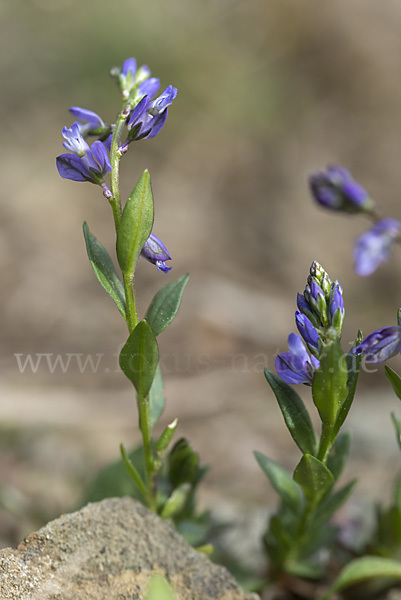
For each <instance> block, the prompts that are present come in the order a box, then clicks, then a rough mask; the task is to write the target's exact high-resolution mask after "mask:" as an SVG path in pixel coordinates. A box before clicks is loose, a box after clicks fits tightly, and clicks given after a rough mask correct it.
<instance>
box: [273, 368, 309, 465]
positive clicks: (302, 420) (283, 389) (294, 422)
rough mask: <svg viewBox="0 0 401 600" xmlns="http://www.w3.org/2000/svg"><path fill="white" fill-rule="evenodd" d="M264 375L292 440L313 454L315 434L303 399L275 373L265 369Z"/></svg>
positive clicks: (302, 449) (303, 449) (306, 451)
mask: <svg viewBox="0 0 401 600" xmlns="http://www.w3.org/2000/svg"><path fill="white" fill-rule="evenodd" d="M265 377H266V379H267V382H268V383H269V385H270V387H271V389H272V390H273V392H274V395H275V396H276V399H277V402H278V405H279V407H280V410H281V412H282V414H283V417H284V421H285V424H286V425H287V428H288V430H289V432H290V434H291V436H292V438H293V440H294V442H295V443H296V444H297V446H298V448H299V449H300V450H301V452H303V453H304V454H315V453H316V447H317V436H316V433H315V430H314V429H313V425H312V422H311V420H310V417H309V413H308V411H307V410H306V408H305V405H304V403H303V401H302V400H301V398H300V397H299V396H298V394H297V393H296V391H295V390H294V389H293V388H292V387H291V386H289V385H288V384H287V383H285V382H284V381H282V380H281V379H280V378H279V377H278V376H277V375H275V373H272V372H271V371H268V370H267V369H265Z"/></svg>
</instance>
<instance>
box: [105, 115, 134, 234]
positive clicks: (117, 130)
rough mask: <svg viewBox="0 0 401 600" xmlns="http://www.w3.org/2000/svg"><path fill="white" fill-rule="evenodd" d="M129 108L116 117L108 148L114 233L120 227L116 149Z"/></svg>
mask: <svg viewBox="0 0 401 600" xmlns="http://www.w3.org/2000/svg"><path fill="white" fill-rule="evenodd" d="M130 109H131V106H130V105H129V104H125V105H124V107H123V109H122V111H121V112H120V114H119V115H118V117H117V121H116V124H115V126H114V131H113V137H112V140H111V147H110V164H111V193H112V194H113V197H112V198H110V200H109V202H110V205H111V208H112V211H113V217H114V225H115V228H116V231H118V227H119V225H120V220H121V214H122V207H121V198H120V159H121V156H120V155H119V153H118V149H119V146H120V141H121V134H122V131H123V129H124V124H125V120H126V118H127V116H128V114H129V111H130Z"/></svg>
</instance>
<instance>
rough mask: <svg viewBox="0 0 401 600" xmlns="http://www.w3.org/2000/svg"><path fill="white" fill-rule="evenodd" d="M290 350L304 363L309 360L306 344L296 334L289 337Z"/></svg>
mask: <svg viewBox="0 0 401 600" xmlns="http://www.w3.org/2000/svg"><path fill="white" fill-rule="evenodd" d="M288 348H289V350H290V352H292V354H296V355H297V356H299V357H300V358H301V359H302V360H303V361H307V360H309V354H308V352H307V351H306V348H305V346H304V343H303V341H302V339H301V337H300V336H299V335H297V334H296V333H290V335H289V336H288Z"/></svg>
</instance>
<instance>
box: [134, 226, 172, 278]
mask: <svg viewBox="0 0 401 600" xmlns="http://www.w3.org/2000/svg"><path fill="white" fill-rule="evenodd" d="M141 256H143V257H144V258H146V260H148V261H149V262H151V263H152V264H154V265H156V267H157V268H158V270H159V271H163V272H164V273H167V271H170V269H171V267H168V266H167V265H166V262H165V261H166V260H171V256H170V254H169V251H168V250H167V248H166V246H165V245H164V244H163V242H162V241H161V240H160V239H159V238H158V237H157V236H156V235H154V233H151V234H150V236H149V237H148V239H147V240H146V242H145V244H144V246H143V248H142V250H141Z"/></svg>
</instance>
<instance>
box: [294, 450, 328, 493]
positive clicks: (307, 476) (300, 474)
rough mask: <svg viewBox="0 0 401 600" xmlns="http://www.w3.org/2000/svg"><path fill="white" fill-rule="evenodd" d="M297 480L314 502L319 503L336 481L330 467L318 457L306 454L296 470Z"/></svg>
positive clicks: (295, 479)
mask: <svg viewBox="0 0 401 600" xmlns="http://www.w3.org/2000/svg"><path fill="white" fill-rule="evenodd" d="M294 481H296V482H297V483H298V484H299V485H300V486H301V487H302V488H303V489H304V491H305V494H306V496H307V498H309V500H310V501H311V502H312V504H314V505H316V504H318V503H319V502H320V501H321V500H322V498H323V497H324V496H325V495H326V494H327V492H328V491H329V489H330V488H331V487H332V485H333V483H334V477H333V475H332V474H331V473H330V471H329V470H328V468H327V467H326V466H325V465H324V464H323V463H322V462H321V461H320V460H318V459H317V458H315V457H314V456H311V455H310V454H304V455H303V457H302V458H301V460H300V461H299V463H298V465H297V466H296V467H295V471H294Z"/></svg>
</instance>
